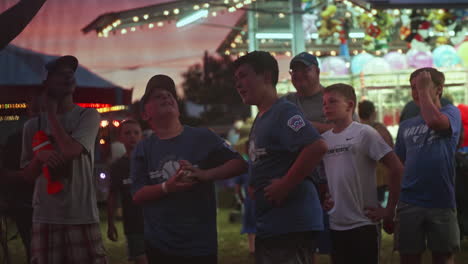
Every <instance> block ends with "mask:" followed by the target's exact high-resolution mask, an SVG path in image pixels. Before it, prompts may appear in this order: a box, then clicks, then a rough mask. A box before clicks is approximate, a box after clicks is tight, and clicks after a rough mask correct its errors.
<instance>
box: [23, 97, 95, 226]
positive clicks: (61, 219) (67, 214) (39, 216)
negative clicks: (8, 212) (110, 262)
mask: <svg viewBox="0 0 468 264" xmlns="http://www.w3.org/2000/svg"><path fill="white" fill-rule="evenodd" d="M58 119H59V122H60V123H61V124H62V126H63V128H64V129H65V131H66V132H67V133H68V134H69V135H71V137H72V138H73V139H75V140H76V141H77V142H78V143H80V144H81V145H82V146H83V148H84V150H83V152H82V154H81V155H80V157H78V158H76V159H74V160H72V161H71V162H70V163H71V169H70V170H69V173H70V174H71V175H63V176H62V175H60V176H61V179H60V181H61V182H62V183H63V185H64V187H63V190H61V191H60V192H59V193H56V194H48V193H47V180H46V179H45V177H44V175H42V174H41V175H40V176H39V177H38V178H37V179H36V185H35V189H34V196H33V207H34V213H33V222H34V223H49V224H91V223H98V222H99V214H98V209H97V202H96V186H95V181H94V176H93V163H94V146H95V141H96V136H97V132H98V129H99V120H100V116H99V113H98V112H97V111H96V110H95V109H85V108H82V107H79V106H76V105H75V106H74V108H73V109H72V110H71V111H69V112H66V113H64V114H63V115H59V117H58ZM39 129H40V130H43V131H44V132H45V133H46V134H47V135H49V137H51V131H50V128H49V124H48V120H47V115H46V114H45V113H41V114H40V116H39V117H36V118H33V119H30V120H29V121H27V122H26V123H25V125H24V129H23V150H22V153H21V167H23V168H24V167H26V166H27V165H28V163H29V162H30V161H31V160H32V159H33V156H34V153H33V150H32V139H33V136H34V134H35V133H36V132H37V131H38V130H39ZM52 142H53V140H52ZM55 149H58V148H57V146H55Z"/></svg>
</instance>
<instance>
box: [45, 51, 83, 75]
mask: <svg viewBox="0 0 468 264" xmlns="http://www.w3.org/2000/svg"><path fill="white" fill-rule="evenodd" d="M60 66H70V67H71V68H72V69H73V71H76V69H77V68H78V59H77V58H75V57H74V56H71V55H66V56H62V57H58V58H56V59H53V60H52V61H49V62H48V63H47V64H46V65H45V68H46V70H47V71H49V72H53V71H55V70H56V69H57V68H58V67H60Z"/></svg>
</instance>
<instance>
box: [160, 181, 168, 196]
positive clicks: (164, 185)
mask: <svg viewBox="0 0 468 264" xmlns="http://www.w3.org/2000/svg"><path fill="white" fill-rule="evenodd" d="M161 189H162V191H163V193H165V194H168V191H167V188H166V182H163V183H162V185H161Z"/></svg>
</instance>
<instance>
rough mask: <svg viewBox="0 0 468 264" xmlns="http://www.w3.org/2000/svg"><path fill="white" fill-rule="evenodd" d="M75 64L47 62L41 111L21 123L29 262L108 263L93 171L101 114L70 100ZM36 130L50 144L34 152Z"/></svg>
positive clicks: (72, 60)
mask: <svg viewBox="0 0 468 264" xmlns="http://www.w3.org/2000/svg"><path fill="white" fill-rule="evenodd" d="M77 67H78V60H77V59H76V58H75V57H73V56H63V57H59V58H56V59H54V60H52V61H50V62H49V63H47V64H46V65H45V68H46V70H47V77H46V79H45V80H44V82H43V84H44V87H45V92H44V105H43V109H44V110H45V112H44V113H40V114H39V115H38V117H35V118H33V119H30V120H29V121H27V122H26V123H25V125H24V130H23V131H24V132H23V151H22V154H21V166H22V167H23V168H27V169H26V170H25V172H28V173H26V178H27V179H28V180H29V181H31V182H35V190H34V197H33V208H34V212H33V227H32V242H31V262H32V263H39V264H41V263H47V264H54V263H57V264H59V263H77V264H81V263H83V264H85V263H93V264H97V263H107V259H106V255H105V251H104V247H103V243H102V239H101V232H100V228H99V215H98V209H97V201H96V190H95V185H94V176H93V163H94V146H95V140H96V136H97V132H98V129H99V121H100V116H99V114H98V112H97V111H96V110H95V109H86V108H82V107H80V106H78V105H76V104H74V103H73V92H74V91H75V88H76V80H75V71H76V69H77ZM37 133H45V134H46V135H47V137H48V141H47V142H50V143H51V144H52V147H51V148H50V149H47V150H42V151H35V152H34V151H33V147H32V146H33V139H35V138H37V137H35V135H36V134H37ZM34 143H35V144H37V142H34ZM44 143H46V142H44ZM35 149H36V148H35ZM43 166H47V167H48V169H49V172H50V177H51V178H53V179H54V180H56V181H59V182H60V184H61V185H62V187H61V188H60V189H59V190H58V191H57V192H55V193H50V192H48V179H46V177H45V176H44V175H43V173H42V167H43Z"/></svg>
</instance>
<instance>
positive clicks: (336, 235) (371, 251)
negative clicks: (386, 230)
mask: <svg viewBox="0 0 468 264" xmlns="http://www.w3.org/2000/svg"><path fill="white" fill-rule="evenodd" d="M331 238H332V248H333V249H332V257H333V263H334V264H345V263H347V264H349V263H359V264H377V263H379V250H380V226H379V225H366V226H360V227H356V228H353V229H349V230H342V231H337V230H331Z"/></svg>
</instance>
